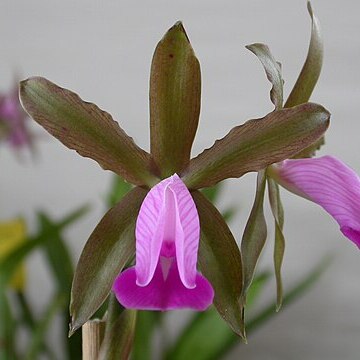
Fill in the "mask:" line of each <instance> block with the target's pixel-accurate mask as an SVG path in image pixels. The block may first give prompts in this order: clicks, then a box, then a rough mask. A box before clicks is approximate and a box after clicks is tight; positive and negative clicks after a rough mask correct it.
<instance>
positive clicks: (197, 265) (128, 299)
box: [20, 23, 330, 336]
mask: <svg viewBox="0 0 360 360" xmlns="http://www.w3.org/2000/svg"><path fill="white" fill-rule="evenodd" d="M200 94H201V76H200V65H199V62H198V60H197V58H196V56H195V54H194V51H193V49H192V47H191V45H190V42H189V38H188V36H187V34H186V32H185V29H184V27H183V25H182V24H181V23H176V24H175V25H174V26H173V27H172V28H171V29H170V30H169V31H168V32H167V33H166V34H165V36H164V37H163V39H162V40H161V41H160V42H159V43H158V45H157V47H156V50H155V53H154V57H153V60H152V66H151V74H150V140H151V141H150V153H148V152H146V151H145V150H143V149H141V148H140V147H138V146H137V145H136V144H135V142H134V141H133V139H132V138H130V137H129V136H128V135H127V134H126V133H125V131H124V130H122V129H121V128H120V127H119V125H118V123H117V122H115V121H114V120H113V119H112V117H111V115H110V114H108V113H106V112H105V111H103V110H101V109H99V108H98V107H97V106H96V105H94V104H92V103H88V102H85V101H83V100H81V99H80V97H79V96H78V95H76V94H74V93H73V92H71V91H69V90H66V89H63V88H61V87H59V86H57V85H55V84H53V83H52V82H50V81H48V80H46V79H44V78H39V77H37V78H30V79H27V80H25V81H23V82H21V84H20V98H21V101H22V105H23V107H24V108H25V109H26V111H27V112H28V113H29V115H30V116H31V117H32V118H33V119H34V120H35V121H37V122H38V123H39V124H40V125H42V126H43V127H44V128H45V129H46V130H47V131H48V132H49V133H50V134H52V135H53V136H55V137H56V138H57V139H59V140H60V141H61V142H62V143H63V144H64V145H66V146H67V147H69V148H70V149H74V150H76V151H77V152H78V153H79V154H80V155H82V156H85V157H90V158H92V159H93V160H95V161H97V162H98V163H99V164H100V165H101V166H102V167H103V168H104V169H107V170H111V171H113V172H115V173H116V174H118V175H119V176H121V177H122V178H123V179H124V180H125V181H127V182H129V183H131V184H133V185H134V186H135V187H134V188H133V189H132V190H130V191H129V193H128V194H127V195H126V196H125V197H124V198H123V199H122V200H121V201H120V202H119V203H118V204H116V205H115V206H114V207H113V208H111V209H110V210H109V211H108V212H107V213H106V214H105V216H104V217H103V219H102V220H101V221H100V223H99V224H98V225H97V227H96V228H95V230H94V231H93V233H92V234H91V236H90V238H89V240H88V242H87V243H86V245H85V247H84V249H83V252H82V254H81V257H80V260H79V263H78V265H77V269H76V273H75V277H74V282H73V287H72V300H71V304H70V312H71V315H72V325H71V331H72V332H73V331H75V330H76V329H77V328H79V327H80V326H82V325H83V324H84V323H85V322H86V321H87V320H88V319H89V318H90V317H91V316H92V315H93V314H94V312H95V311H96V310H97V309H98V308H99V307H100V305H101V304H102V303H103V302H104V301H105V299H106V298H107V297H108V295H109V293H110V292H111V289H113V290H114V292H115V294H116V296H117V298H118V300H119V301H120V303H121V304H122V305H123V306H124V307H125V308H134V309H153V310H170V309H181V308H192V309H195V310H204V309H206V308H207V307H208V306H209V305H210V304H211V303H212V302H213V303H214V305H215V307H216V309H217V311H218V312H219V314H220V315H221V316H222V317H223V318H224V320H225V321H226V322H227V323H228V324H229V326H230V327H231V328H232V330H233V331H234V332H235V333H237V334H239V335H240V336H244V318H243V304H242V303H241V301H240V297H241V294H242V285H243V266H242V259H241V254H240V251H239V248H238V246H237V243H236V241H235V238H234V236H233V235H232V233H231V231H230V229H229V228H228V226H227V224H226V222H225V220H224V219H223V217H222V216H221V214H220V213H219V211H218V210H217V209H216V208H215V207H214V206H213V205H212V204H211V203H210V202H209V201H208V200H207V199H206V198H205V196H204V195H202V194H201V192H200V191H199V190H200V189H202V188H205V187H211V186H213V185H215V184H216V183H218V182H219V181H222V180H225V179H227V178H239V177H241V176H242V175H244V174H246V173H248V172H250V171H260V170H262V169H265V168H266V167H267V166H269V165H271V164H273V163H276V162H280V161H283V160H285V159H288V158H290V157H292V156H293V155H295V154H297V153H298V152H300V151H301V150H302V149H304V148H305V147H307V146H309V145H311V144H312V143H313V142H314V141H316V140H317V139H319V138H320V137H321V136H322V135H323V134H324V132H325V131H326V129H327V127H328V125H329V117H330V115H329V113H328V112H327V110H326V109H324V108H323V107H322V106H321V105H318V104H314V103H306V104H302V105H300V106H295V107H292V108H290V109H279V110H276V111H273V112H271V113H269V114H268V115H266V116H265V117H263V118H261V119H253V120H249V121H247V122H245V123H244V124H243V125H240V126H237V127H235V128H234V129H232V130H231V131H230V132H229V133H228V134H227V135H226V136H225V137H224V138H222V139H220V140H217V141H216V142H215V143H214V145H213V146H212V147H210V148H209V149H206V150H205V151H203V152H202V153H201V154H199V155H198V156H196V157H195V158H193V159H190V154H191V148H192V143H193V141H194V137H195V134H196V130H197V126H198V121H199V114H200ZM134 255H135V264H133V258H134ZM129 266H130V268H128V269H127V270H125V271H123V270H124V268H126V267H129ZM200 272H201V273H200Z"/></svg>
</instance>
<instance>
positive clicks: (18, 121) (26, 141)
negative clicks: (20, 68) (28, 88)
mask: <svg viewBox="0 0 360 360" xmlns="http://www.w3.org/2000/svg"><path fill="white" fill-rule="evenodd" d="M28 119H29V117H28V115H27V114H26V112H25V111H24V110H23V108H22V107H21V105H20V101H19V95H18V87H17V86H16V87H14V88H13V89H11V91H9V92H8V93H6V94H0V125H2V126H1V127H2V128H3V131H2V133H3V136H4V138H5V140H6V141H8V143H9V144H10V146H11V147H12V148H13V149H15V150H19V149H22V148H26V147H32V136H31V133H30V131H29V129H28V127H27V124H26V122H27V120H28Z"/></svg>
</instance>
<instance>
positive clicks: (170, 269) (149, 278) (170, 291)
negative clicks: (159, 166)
mask: <svg viewBox="0 0 360 360" xmlns="http://www.w3.org/2000/svg"><path fill="white" fill-rule="evenodd" d="M135 235H136V264H135V267H131V268H130V269H128V270H126V271H125V272H123V273H122V274H121V275H120V276H119V277H118V278H117V279H116V281H115V284H114V291H115V294H116V297H117V299H118V300H119V302H120V303H121V304H122V305H123V306H124V307H126V308H135V309H148V310H174V309H179V308H192V309H195V310H205V309H206V308H207V307H208V306H210V305H211V304H212V302H213V297H214V290H213V288H212V286H211V285H210V283H209V282H208V280H207V279H206V278H205V277H204V276H202V275H201V274H200V273H198V272H197V270H196V264H197V252H198V247H199V239H200V222H199V215H198V212H197V209H196V206H195V203H194V200H193V198H192V196H191V194H190V192H189V190H188V189H187V187H186V185H185V184H184V183H183V182H182V180H181V179H180V178H179V176H178V175H177V174H175V175H173V176H171V177H169V178H167V179H165V180H162V181H161V182H160V183H159V184H157V185H156V186H154V187H153V188H152V189H151V190H150V192H149V193H148V194H147V196H146V198H145V200H144V202H143V203H142V205H141V208H140V212H139V215H138V218H137V222H136V232H135Z"/></svg>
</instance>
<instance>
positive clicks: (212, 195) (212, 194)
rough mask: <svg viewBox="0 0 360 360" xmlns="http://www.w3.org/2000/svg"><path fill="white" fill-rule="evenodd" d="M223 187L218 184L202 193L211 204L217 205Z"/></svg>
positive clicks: (203, 190)
mask: <svg viewBox="0 0 360 360" xmlns="http://www.w3.org/2000/svg"><path fill="white" fill-rule="evenodd" d="M221 185H222V184H219V183H218V184H216V185H214V186H212V187H208V188H205V189H202V190H201V193H202V194H204V195H205V196H206V198H207V199H208V200H209V201H210V202H211V203H213V204H215V203H216V201H217V200H218V198H219V195H220V193H221Z"/></svg>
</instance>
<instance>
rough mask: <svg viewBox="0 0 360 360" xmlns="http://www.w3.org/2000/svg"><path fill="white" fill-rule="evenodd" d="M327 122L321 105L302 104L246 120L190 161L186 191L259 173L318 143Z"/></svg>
mask: <svg viewBox="0 0 360 360" xmlns="http://www.w3.org/2000/svg"><path fill="white" fill-rule="evenodd" d="M329 119H330V114H329V112H328V111H327V110H326V109H324V108H323V107H322V106H321V105H317V104H313V103H306V104H303V105H299V106H296V107H293V108H290V109H283V110H278V111H273V112H271V113H270V114H268V115H266V116H265V117H264V118H262V119H255V120H249V121H247V122H246V123H245V124H243V125H240V126H237V127H235V128H233V129H232V130H231V131H230V132H229V134H227V135H226V136H225V137H224V138H223V139H221V140H217V141H216V142H215V144H214V145H213V146H212V147H211V148H210V149H207V150H205V151H203V152H202V153H201V154H200V155H198V156H197V157H196V158H194V159H192V160H191V161H190V164H189V166H188V167H187V169H185V170H184V172H183V173H182V174H181V175H182V176H181V177H182V179H183V181H184V182H185V183H186V185H187V186H188V187H189V188H191V189H198V188H202V187H209V186H213V185H215V184H216V183H217V182H219V181H221V180H224V179H227V178H231V177H236V178H237V177H240V176H242V175H244V174H245V173H247V172H249V171H259V170H262V169H264V168H266V167H267V166H269V165H270V164H273V163H276V162H279V161H282V160H284V159H288V158H290V157H291V156H293V155H295V154H297V153H298V152H300V151H301V150H302V149H304V148H306V147H307V146H309V145H310V144H312V143H313V142H314V141H316V140H317V139H319V138H320V137H321V136H322V134H323V133H324V132H325V131H326V129H327V128H328V126H329Z"/></svg>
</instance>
